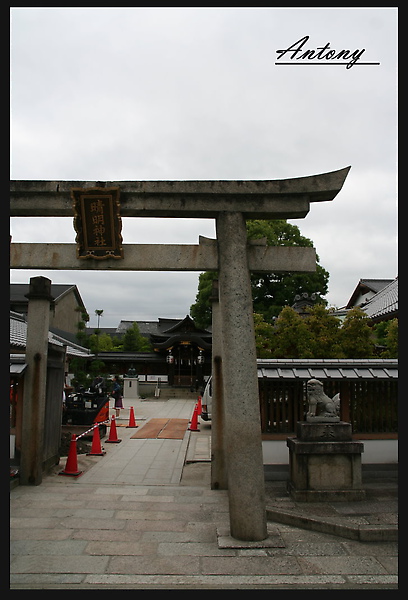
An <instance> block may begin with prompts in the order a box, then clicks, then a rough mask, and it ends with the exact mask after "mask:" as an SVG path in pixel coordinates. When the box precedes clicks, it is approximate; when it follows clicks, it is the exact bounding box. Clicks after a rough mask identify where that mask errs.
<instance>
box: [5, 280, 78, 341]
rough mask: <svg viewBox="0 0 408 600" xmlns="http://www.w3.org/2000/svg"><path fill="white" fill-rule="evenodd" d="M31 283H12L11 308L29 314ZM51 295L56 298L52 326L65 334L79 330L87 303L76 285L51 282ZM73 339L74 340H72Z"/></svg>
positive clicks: (52, 313)
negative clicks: (28, 295)
mask: <svg viewBox="0 0 408 600" xmlns="http://www.w3.org/2000/svg"><path fill="white" fill-rule="evenodd" d="M29 287H30V284H29V283H11V284H10V310H11V311H13V312H16V313H20V314H23V315H25V316H27V311H28V298H26V294H28V289H29ZM51 295H52V297H53V298H54V307H53V308H54V310H52V311H51V313H50V328H51V329H53V330H55V331H57V330H58V332H59V333H60V334H61V335H64V334H65V333H70V334H73V335H75V334H76V333H77V332H78V323H79V321H80V320H81V312H86V308H85V305H84V303H83V300H82V298H81V295H80V293H79V291H78V288H77V286H76V285H73V284H62V283H61V284H60V283H52V284H51ZM72 341H73V340H72Z"/></svg>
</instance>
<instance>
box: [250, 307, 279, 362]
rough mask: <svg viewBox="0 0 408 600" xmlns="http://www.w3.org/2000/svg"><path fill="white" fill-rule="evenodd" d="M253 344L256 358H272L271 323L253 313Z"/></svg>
mask: <svg viewBox="0 0 408 600" xmlns="http://www.w3.org/2000/svg"><path fill="white" fill-rule="evenodd" d="M254 325H255V344H256V356H257V358H272V348H273V335H274V329H273V325H271V324H270V323H267V322H266V321H264V319H263V317H262V315H258V314H257V313H255V314H254Z"/></svg>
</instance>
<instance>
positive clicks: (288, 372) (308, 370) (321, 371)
mask: <svg viewBox="0 0 408 600" xmlns="http://www.w3.org/2000/svg"><path fill="white" fill-rule="evenodd" d="M257 365H258V377H259V378H265V379H300V380H304V381H307V380H308V379H398V361H397V360H396V359H393V358H382V359H370V358H367V359H364V360H362V359H341V358H338V359H325V358H321V359H318V358H311V359H304V358H302V359H287V358H280V359H279V358H278V359H274V360H270V359H258V360H257Z"/></svg>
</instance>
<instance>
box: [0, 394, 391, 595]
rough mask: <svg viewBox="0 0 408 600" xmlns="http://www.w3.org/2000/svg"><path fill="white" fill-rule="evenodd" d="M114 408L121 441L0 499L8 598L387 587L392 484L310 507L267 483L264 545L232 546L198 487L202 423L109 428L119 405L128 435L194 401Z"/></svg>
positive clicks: (205, 445) (204, 441)
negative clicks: (4, 503)
mask: <svg viewBox="0 0 408 600" xmlns="http://www.w3.org/2000/svg"><path fill="white" fill-rule="evenodd" d="M125 405H126V406H127V408H126V409H125V410H123V411H122V414H121V418H120V419H119V420H118V425H119V426H118V427H117V433H118V438H119V439H121V440H122V441H121V442H120V443H118V444H106V443H104V442H105V441H106V439H107V438H105V439H103V440H102V446H103V448H104V450H106V454H105V456H103V457H96V456H86V455H78V468H79V469H80V470H83V474H82V475H81V476H80V477H78V478H71V477H68V476H60V475H59V474H58V473H59V472H60V471H61V470H63V469H64V467H65V461H66V459H61V463H60V465H59V466H58V467H56V468H55V469H54V471H53V472H52V473H50V474H49V475H48V476H46V477H45V478H44V479H43V483H42V484H41V485H40V486H37V487H31V486H18V487H16V488H15V489H13V490H12V491H11V493H10V498H11V500H10V514H11V530H10V531H11V562H10V589H33V590H34V589H165V590H170V589H296V590H299V589H340V590H342V589H397V588H398V577H397V566H398V548H397V542H396V541H394V540H396V527H397V497H396V494H397V479H396V478H395V477H394V478H392V477H390V478H387V479H384V478H382V479H373V478H372V479H370V480H369V481H367V485H365V487H366V489H367V499H366V500H365V501H363V502H354V503H349V502H339V503H330V504H326V503H324V504H323V503H319V504H318V503H316V504H313V505H310V504H309V503H307V505H301V504H300V503H294V502H292V501H291V500H290V499H289V498H288V496H287V494H286V490H285V482H284V481H267V482H266V495H267V506H268V532H269V537H268V539H267V540H266V541H265V543H262V542H261V543H253V544H251V543H245V542H244V543H241V542H238V541H237V540H234V539H233V538H231V537H230V536H229V513H228V494H227V492H226V491H225V490H218V491H216V490H211V489H210V462H209V459H210V443H211V442H210V440H211V438H210V432H211V426H210V424H208V423H205V422H201V423H200V424H199V428H200V431H199V432H192V431H191V432H190V431H187V432H186V434H185V436H184V438H183V440H168V439H151V440H143V439H131V436H132V435H133V434H134V432H135V431H139V429H137V430H134V429H129V428H126V427H125V426H123V427H121V426H120V425H126V424H127V423H128V418H129V406H133V407H134V411H135V417H136V422H137V424H138V425H139V428H140V427H142V425H143V424H144V423H145V422H146V421H147V420H149V419H150V418H152V417H168V418H191V416H192V412H193V408H194V400H167V401H164V400H160V399H159V400H146V401H139V400H138V401H127V402H126V403H125ZM111 412H112V411H111ZM361 531H363V534H361ZM364 532H366V533H364ZM367 532H368V533H367ZM370 532H371V533H370ZM373 532H374V537H373ZM375 532H377V533H375ZM378 532H380V533H378ZM364 536H366V537H364ZM370 536H371V537H370ZM376 536H377V537H376ZM363 539H364V540H365V539H377V540H378V539H380V540H381V539H382V540H385V541H362V540H363Z"/></svg>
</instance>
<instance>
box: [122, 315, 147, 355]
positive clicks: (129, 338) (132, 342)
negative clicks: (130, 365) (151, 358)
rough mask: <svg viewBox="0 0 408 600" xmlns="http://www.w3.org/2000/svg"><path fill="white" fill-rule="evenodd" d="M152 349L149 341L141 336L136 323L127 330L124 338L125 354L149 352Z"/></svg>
mask: <svg viewBox="0 0 408 600" xmlns="http://www.w3.org/2000/svg"><path fill="white" fill-rule="evenodd" d="M150 349H151V345H150V343H149V341H148V340H147V339H146V338H145V337H144V336H142V335H141V333H140V330H139V326H138V324H137V323H136V322H134V323H133V324H132V326H131V327H129V328H128V329H127V330H126V333H125V335H124V336H123V351H124V352H147V351H149V350H150Z"/></svg>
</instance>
